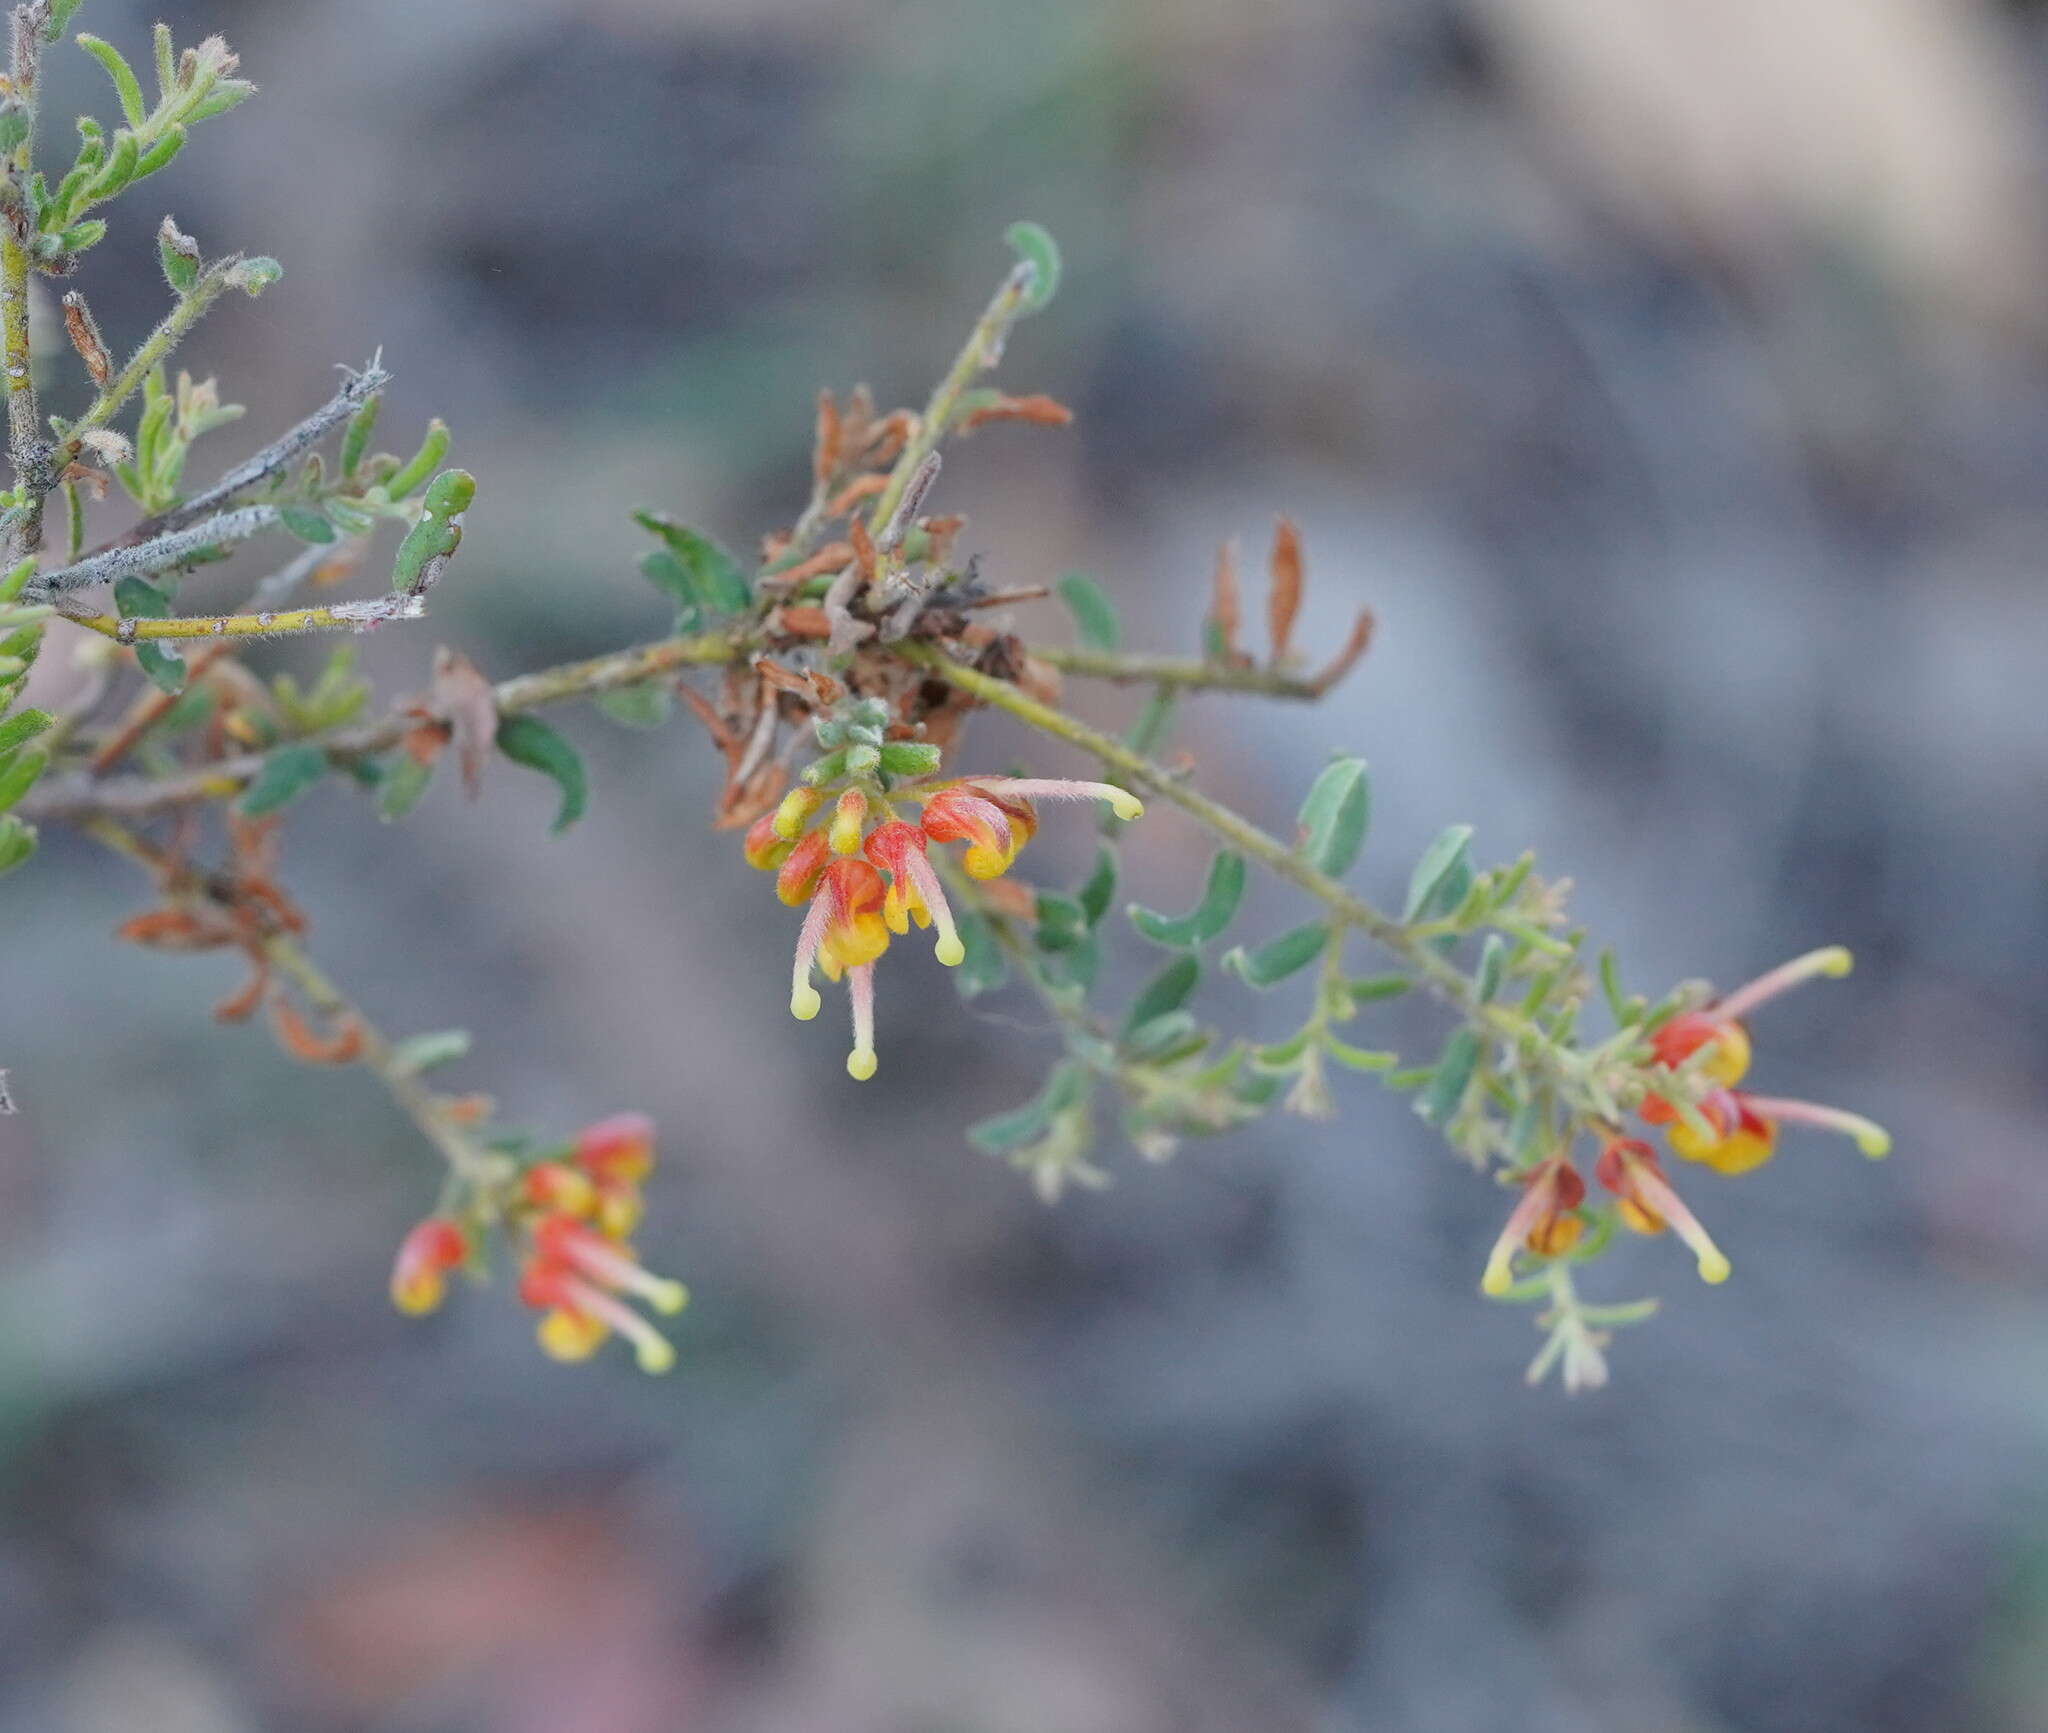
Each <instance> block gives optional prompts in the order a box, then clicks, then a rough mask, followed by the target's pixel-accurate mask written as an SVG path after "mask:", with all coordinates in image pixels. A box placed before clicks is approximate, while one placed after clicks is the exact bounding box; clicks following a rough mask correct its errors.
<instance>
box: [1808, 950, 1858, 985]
mask: <svg viewBox="0 0 2048 1733" xmlns="http://www.w3.org/2000/svg"><path fill="white" fill-rule="evenodd" d="M1817 961H1818V963H1819V966H1820V972H1821V973H1822V974H1823V975H1832V976H1833V977H1834V978H1835V979H1836V980H1838V981H1839V980H1840V979H1841V978H1842V977H1843V976H1844V975H1846V974H1848V972H1849V971H1850V970H1851V969H1853V968H1855V967H1856V958H1855V957H1854V955H1852V954H1851V952H1850V951H1849V949H1848V947H1847V946H1845V945H1831V946H1829V947H1828V949H1826V950H1825V951H1823V952H1821V954H1820V956H1819V958H1818V959H1817Z"/></svg>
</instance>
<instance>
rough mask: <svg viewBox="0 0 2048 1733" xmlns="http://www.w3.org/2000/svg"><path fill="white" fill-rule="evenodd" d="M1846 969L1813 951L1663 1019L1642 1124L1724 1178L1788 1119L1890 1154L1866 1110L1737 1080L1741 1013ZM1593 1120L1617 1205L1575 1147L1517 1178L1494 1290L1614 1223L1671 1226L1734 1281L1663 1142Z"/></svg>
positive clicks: (1487, 1285)
mask: <svg viewBox="0 0 2048 1733" xmlns="http://www.w3.org/2000/svg"><path fill="white" fill-rule="evenodd" d="M1849 968H1850V957H1849V953H1848V952H1847V951H1845V950H1843V949H1842V948H1841V947H1840V946H1829V947H1827V948H1825V949H1823V950H1818V951H1812V952H1809V953H1808V954H1806V955H1805V956H1802V957H1797V958H1794V959H1793V960H1792V961H1791V962H1789V963H1786V964H1783V965H1781V966H1780V967H1778V968H1776V969H1773V970H1771V971H1770V972H1769V973H1768V974H1765V975H1761V976H1759V977H1758V978H1757V979H1756V980H1754V981H1752V982H1750V983H1749V984H1748V985H1747V986H1744V987H1740V988H1737V989H1736V990H1735V991H1734V992H1732V993H1730V994H1728V995H1726V996H1725V997H1724V998H1721V999H1718V1000H1716V1001H1714V1002H1712V1003H1711V1004H1709V1005H1706V1006H1704V1007H1702V1008H1700V1009H1698V1010H1693V1011H1685V1012H1681V1013H1680V1014H1679V1015H1677V1016H1675V1017H1672V1018H1670V1019H1669V1020H1668V1021H1667V1022H1665V1023H1663V1024H1661V1025H1659V1026H1658V1027H1657V1029H1656V1030H1655V1031H1654V1032H1653V1033H1652V1034H1651V1035H1650V1036H1649V1038H1648V1040H1649V1049H1650V1050H1649V1055H1648V1058H1649V1066H1648V1081H1647V1084H1646V1087H1645V1088H1644V1090H1643V1093H1642V1097H1641V1100H1640V1102H1639V1103H1638V1105H1637V1109H1636V1111H1637V1112H1638V1114H1639V1115H1640V1116H1641V1118H1642V1119H1643V1121H1644V1122H1645V1123H1646V1124H1648V1125H1652V1126H1657V1127H1660V1128H1662V1130H1663V1132H1664V1135H1665V1138H1666V1140H1667V1141H1668V1142H1669V1143H1670V1145H1671V1148H1672V1151H1673V1153H1675V1154H1676V1155H1678V1156H1679V1157H1680V1158H1681V1159H1682V1160H1685V1161H1689V1162H1696V1163H1698V1164H1699V1165H1701V1166H1703V1167H1707V1168H1710V1169H1712V1170H1713V1171H1714V1172H1715V1173H1719V1174H1724V1175H1735V1174H1743V1173H1748V1172H1750V1171H1752V1170H1753V1169H1755V1168H1758V1167H1761V1166H1762V1165H1763V1164H1764V1163H1765V1162H1767V1161H1769V1160H1770V1159H1771V1156H1772V1155H1773V1154H1774V1153H1775V1152H1776V1149H1777V1141H1778V1128H1779V1126H1780V1125H1784V1124H1799V1125H1812V1126H1818V1127H1820V1128H1821V1129H1823V1130H1828V1131H1838V1132H1841V1133H1843V1134H1844V1135H1846V1136H1848V1137H1851V1138H1853V1139H1854V1140H1855V1142H1856V1145H1857V1147H1858V1148H1859V1149H1860V1150H1862V1152H1863V1153H1864V1154H1865V1155H1867V1156H1870V1157H1872V1158H1876V1157H1879V1156H1883V1155H1885V1154H1887V1153H1889V1151H1890V1149H1891V1138H1890V1136H1889V1135H1888V1134H1887V1133H1886V1132H1885V1130H1884V1128H1883V1127H1882V1126H1880V1125H1877V1124H1874V1123H1873V1122H1872V1121H1870V1120H1868V1119H1865V1118H1863V1117H1862V1116H1861V1115H1860V1114H1855V1113H1850V1112H1847V1111H1845V1110H1844V1109H1842V1108H1838V1107H1822V1106H1818V1105H1816V1104H1815V1103H1813V1102H1809V1101H1791V1100H1786V1099H1783V1098H1781V1097H1777V1096H1762V1095H1754V1094H1750V1093H1749V1092H1747V1091H1744V1090H1740V1089H1738V1088H1736V1085H1737V1084H1739V1083H1740V1082H1742V1080H1743V1079H1744V1078H1745V1077H1746V1076H1748V1074H1749V1066H1750V1059H1751V1047H1750V1039H1749V1031H1748V1028H1747V1027H1746V1025H1745V1023H1744V1021H1743V1019H1744V1018H1745V1017H1746V1016H1747V1015H1748V1014H1749V1013H1750V1012H1752V1011H1754V1010H1755V1009H1756V1008H1757V1007H1758V1006H1760V1005H1762V1004H1764V1003H1765V1002H1766V1001H1767V1000H1770V999H1773V998H1776V997H1777V996H1778V995H1779V994H1780V993H1783V992H1784V991H1786V989H1788V988H1790V987H1795V986H1797V985H1799V984H1800V983H1801V982H1803V981H1808V980H1811V979H1813V978H1814V977H1816V976H1821V975H1832V976H1841V975H1846V974H1847V973H1848V972H1849ZM1594 1129H1595V1130H1596V1131H1597V1132H1598V1133H1599V1134H1600V1137H1601V1147H1600V1153H1599V1156H1598V1158H1597V1159H1596V1161H1595V1163H1594V1167H1593V1177H1594V1179H1595V1180H1596V1181H1597V1182H1598V1184H1599V1186H1600V1187H1601V1189H1602V1191H1604V1192H1605V1193H1606V1194H1607V1196H1608V1198H1609V1200H1610V1201H1611V1205H1612V1207H1611V1210H1610V1211H1608V1212H1606V1214H1605V1215H1604V1216H1603V1215H1595V1214H1594V1213H1593V1212H1592V1211H1591V1210H1589V1209H1588V1207H1587V1203H1586V1199H1587V1188H1586V1182H1585V1180H1584V1178H1583V1177H1581V1175H1580V1173H1579V1171H1578V1169H1577V1168H1576V1167H1574V1166H1573V1165H1572V1161H1571V1155H1570V1151H1569V1149H1568V1148H1566V1149H1561V1150H1559V1151H1558V1152H1556V1153H1555V1154H1552V1155H1549V1156H1547V1157H1545V1158H1544V1159H1542V1160H1540V1161H1537V1162H1535V1163H1534V1164H1533V1165H1531V1166H1530V1167H1528V1168H1526V1169H1524V1170H1523V1171H1522V1172H1520V1173H1518V1174H1515V1175H1513V1176H1512V1177H1513V1178H1514V1179H1515V1180H1516V1181H1517V1182H1519V1183H1520V1185H1521V1186H1522V1196H1521V1198H1520V1200H1519V1201H1518V1202H1517V1203H1516V1205H1515V1207H1514V1209H1513V1210H1512V1211H1510V1212H1509V1215H1508V1219H1507V1222H1506V1225H1505V1226H1504V1227H1503V1228H1502V1229H1501V1233H1500V1237H1499V1239H1497V1240H1496V1241H1495V1242H1494V1246H1493V1251H1492V1253H1491V1255H1490V1256H1489V1257H1488V1259H1487V1262H1486V1271H1485V1274H1484V1275H1483V1276H1482V1277H1481V1279H1480V1287H1481V1289H1482V1290H1483V1291H1484V1292H1486V1293H1488V1294H1491V1295H1494V1296H1495V1297H1499V1296H1501V1295H1504V1294H1506V1293H1508V1292H1509V1291H1510V1289H1511V1288H1512V1287H1513V1286H1514V1275H1515V1272H1514V1265H1515V1259H1516V1257H1517V1255H1518V1254H1522V1253H1526V1254H1527V1255H1528V1256H1530V1257H1532V1258H1535V1259H1537V1260H1539V1261H1548V1260H1550V1259H1554V1258H1560V1257H1564V1256H1566V1255H1568V1254H1570V1253H1571V1252H1572V1251H1573V1250H1574V1248H1576V1247H1579V1246H1580V1244H1581V1242H1582V1241H1583V1240H1584V1238H1585V1236H1586V1235H1587V1234H1588V1232H1589V1231H1591V1230H1593V1229H1596V1228H1597V1229H1599V1230H1601V1231H1602V1232H1603V1233H1604V1232H1605V1231H1607V1230H1611V1228H1612V1227H1613V1226H1615V1225H1619V1226H1621V1227H1624V1228H1627V1229H1629V1230H1630V1231H1631V1232H1633V1233H1638V1234H1651V1235H1654V1234H1661V1233H1663V1232H1664V1231H1665V1230H1666V1229H1667V1228H1668V1229H1669V1230H1671V1231H1672V1232H1673V1233H1675V1234H1676V1235H1677V1236H1678V1238H1679V1239H1681V1240H1682V1241H1684V1242H1685V1244H1686V1245H1687V1246H1688V1247H1689V1248H1690V1249H1691V1251H1692V1253H1693V1255H1694V1257H1695V1258H1696V1259H1697V1260H1698V1262H1699V1273H1700V1279H1701V1280H1702V1281H1705V1282H1725V1281H1726V1280H1727V1279H1728V1275H1729V1268H1730V1266H1729V1263H1728V1259H1727V1258H1726V1257H1725V1256H1724V1255H1723V1254H1722V1252H1721V1250H1720V1248H1719V1247H1718V1246H1716V1245H1715V1244H1714V1242H1713V1240H1712V1238H1710V1237H1709V1235H1708V1233H1707V1231H1706V1229H1705V1228H1704V1227H1702V1226H1701V1225H1700V1222H1699V1219H1698V1218H1697V1217H1696V1216H1695V1215H1694V1214H1693V1213H1692V1211H1691V1210H1690V1209H1688V1208H1687V1207H1686V1204H1685V1202H1684V1200H1683V1199H1682V1198H1680V1197H1679V1195H1678V1193H1677V1192H1676V1191H1675V1190H1674V1189H1673V1188H1672V1186H1671V1183H1670V1181H1669V1180H1668V1179H1667V1178H1666V1177H1665V1174H1664V1170H1663V1167H1662V1165H1661V1164H1660V1163H1659V1161H1658V1158H1657V1153H1656V1151H1655V1150H1654V1149H1652V1148H1651V1146H1650V1145H1649V1144H1648V1143H1647V1142H1645V1141H1644V1140H1643V1139H1641V1138H1638V1137H1630V1136H1627V1135H1625V1134H1624V1133H1623V1132H1622V1131H1621V1130H1620V1129H1619V1128H1617V1127H1614V1126H1596V1127H1594Z"/></svg>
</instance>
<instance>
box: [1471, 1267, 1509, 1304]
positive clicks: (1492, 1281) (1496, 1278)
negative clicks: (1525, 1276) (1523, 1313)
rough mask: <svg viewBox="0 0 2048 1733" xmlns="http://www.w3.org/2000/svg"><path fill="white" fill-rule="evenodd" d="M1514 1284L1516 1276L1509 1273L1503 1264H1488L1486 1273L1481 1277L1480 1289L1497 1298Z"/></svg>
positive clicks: (1483, 1292)
mask: <svg viewBox="0 0 2048 1733" xmlns="http://www.w3.org/2000/svg"><path fill="white" fill-rule="evenodd" d="M1514 1285H1515V1279H1514V1277H1513V1276H1511V1275H1509V1274H1508V1271H1507V1267H1506V1266H1505V1265H1503V1264H1488V1265H1487V1266H1486V1274H1485V1275H1483V1276H1481V1277H1480V1278H1479V1291H1480V1292H1481V1293H1482V1294H1486V1295H1488V1296H1490V1297H1491V1298H1493V1299H1496V1300H1497V1299H1499V1298H1500V1297H1501V1295H1503V1294H1505V1293H1506V1292H1507V1291H1508V1289H1510V1288H1511V1287H1513V1286H1514Z"/></svg>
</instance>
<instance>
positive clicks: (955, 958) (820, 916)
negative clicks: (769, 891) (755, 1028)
mask: <svg viewBox="0 0 2048 1733" xmlns="http://www.w3.org/2000/svg"><path fill="white" fill-rule="evenodd" d="M886 715H887V710H886V707H884V706H883V705H882V704H881V703H880V701H879V700H873V699H868V700H861V701H859V702H858V703H856V704H854V705H853V706H851V707H850V710H849V714H848V716H847V717H845V718H830V719H827V720H826V721H824V722H821V723H820V725H819V729H818V734H819V739H820V741H821V743H823V744H825V745H828V746H831V747H833V751H832V752H831V753H830V755H829V756H828V757H826V758H822V759H820V760H819V761H818V762H817V763H816V764H814V765H812V767H811V769H810V771H809V772H807V773H806V776H805V780H804V782H803V783H802V784H801V785H800V786H798V787H796V788H793V789H791V790H790V792H789V793H788V794H787V795H785V796H784V797H783V800H782V803H781V804H780V805H779V806H777V807H776V808H775V809H774V810H773V811H771V812H768V813H764V814H763V815H762V816H761V817H760V818H759V819H757V820H756V821H755V823H754V824H753V826H752V827H751V828H750V829H749V830H748V831H747V833H746V838H745V842H744V845H743V846H744V848H745V852H746V857H747V860H748V862H749V864H751V865H753V866H756V867H759V868H761V869H762V870H763V871H767V872H773V873H774V874H775V894H776V895H777V896H779V897H780V898H781V899H782V900H783V901H784V902H785V903H787V904H788V905H789V906H790V907H791V908H797V907H803V908H804V909H805V914H804V924H803V927H802V929H801V931H800V932H799V933H798V935H797V943H796V963H795V968H794V970H793V972H792V975H791V979H790V989H789V1009H790V1011H791V1013H792V1014H793V1015H794V1016H796V1017H798V1018H800V1019H802V1020H804V1021H809V1020H810V1019H811V1018H813V1017H815V1016H817V1014H818V1012H819V1010H820V1009H821V1007H822V1005H823V1000H822V999H821V998H820V997H819V994H818V990H817V988H816V987H814V986H813V985H812V984H811V977H812V972H813V970H822V971H823V973H824V976H825V979H826V980H828V981H838V980H841V979H842V978H843V979H844V980H845V982H846V984H847V989H848V992H849V994H850V995H851V997H852V1000H853V1051H852V1052H851V1053H849V1054H848V1055H847V1060H846V1069H847V1071H848V1072H849V1073H850V1074H851V1075H852V1076H853V1077H855V1078H858V1079H860V1080H861V1081H863V1082H864V1081H866V1080H867V1079H868V1078H870V1077H872V1076H874V1074H875V1063H876V1061H875V963H876V961H877V960H878V959H879V958H880V957H881V955H882V953H883V952H884V951H886V950H887V949H888V948H889V941H890V939H891V937H898V938H900V937H902V936H903V935H905V934H907V933H908V932H909V931H910V928H911V925H912V923H915V924H916V925H917V926H918V927H920V928H930V929H931V930H932V931H933V932H934V933H935V934H936V935H937V938H936V941H935V943H934V945H933V951H934V953H935V954H936V955H937V957H938V959H939V961H940V962H941V963H944V964H945V965H947V966H948V967H949V968H951V967H954V966H956V965H958V964H959V963H961V962H963V961H965V959H966V956H967V950H966V946H965V945H964V944H963V943H962V942H961V938H960V932H959V928H958V927H957V926H956V924H955V922H954V919H953V911H952V908H951V906H950V905H949V904H948V903H947V900H946V890H945V886H944V884H943V883H942V882H941V880H940V877H939V869H938V868H937V867H936V866H935V865H934V864H933V861H932V857H931V848H932V845H933V844H934V843H956V842H957V843H965V844H966V848H965V849H964V850H963V851H962V853H961V856H960V865H961V867H962V868H963V869H964V870H965V872H966V873H967V876H968V877H969V878H973V879H992V878H997V877H999V876H1000V875H1002V874H1003V873H1006V872H1008V871H1009V869H1010V867H1011V865H1012V864H1013V863H1014V862H1015V860H1016V859H1017V856H1018V854H1019V852H1020V851H1021V850H1022V849H1023V847H1024V845H1025V844H1026V843H1027V842H1029V841H1030V840H1031V838H1032V836H1033V835H1034V834H1035V833H1036V832H1037V829H1038V809H1037V806H1036V804H1035V803H1036V802H1038V801H1041V800H1102V801H1107V802H1108V803H1109V805H1110V808H1111V810H1112V811H1114V812H1115V814H1116V816H1117V817H1118V818H1123V819H1132V818H1137V817H1138V816H1139V815H1140V814H1142V813H1143V812H1144V810H1145V809H1144V806H1143V804H1142V803H1141V802H1140V801H1139V800H1138V799H1137V797H1136V796H1135V795H1133V794H1131V793H1130V792H1129V791H1128V790H1126V789H1122V788H1118V787H1116V786H1115V785H1114V784H1111V783H1107V782H1070V781H1063V780H1056V779H1043V778H1037V777H1019V776H978V777H968V778H962V779H957V780H950V781H943V782H931V781H917V782H904V783H899V782H897V781H896V780H895V779H896V777H897V776H898V775H899V774H903V773H906V772H907V773H911V774H928V773H929V772H931V771H934V770H936V769H937V768H938V766H939V754H938V748H936V747H934V746H930V745H927V744H925V743H924V742H921V741H894V740H889V739H887V738H886V735H885V732H884V718H885V717H886ZM849 737H851V738H850V744H848V745H842V744H840V743H841V742H845V741H848V739H849ZM834 784H843V786H841V787H840V788H839V792H838V794H837V796H836V798H835V797H834V796H833V794H832V793H831V788H832V785H834ZM899 807H900V808H907V809H915V812H916V817H915V819H914V820H913V819H910V818H905V817H904V816H902V813H901V811H899Z"/></svg>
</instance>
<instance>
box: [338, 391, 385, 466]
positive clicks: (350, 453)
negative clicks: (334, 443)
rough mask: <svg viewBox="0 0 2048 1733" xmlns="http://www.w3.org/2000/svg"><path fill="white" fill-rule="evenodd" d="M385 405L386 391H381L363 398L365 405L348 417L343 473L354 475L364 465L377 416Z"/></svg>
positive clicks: (344, 443)
mask: <svg viewBox="0 0 2048 1733" xmlns="http://www.w3.org/2000/svg"><path fill="white" fill-rule="evenodd" d="M383 407H384V393H383V392H381V391H379V392H376V393H374V394H372V395H371V396H369V397H366V398H364V399H363V405H362V407H361V408H360V409H358V410H357V411H356V412H355V414H353V415H351V416H350V417H349V418H348V431H347V432H345V433H344V434H343V435H342V436H341V473H342V474H343V475H344V476H353V475H354V474H355V472H356V471H357V470H359V469H360V468H362V466H363V457H364V454H365V453H366V452H368V451H369V449H370V435H371V434H372V433H374V432H375V431H376V429H377V416H378V414H379V413H380V412H381V411H382V410H383Z"/></svg>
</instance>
